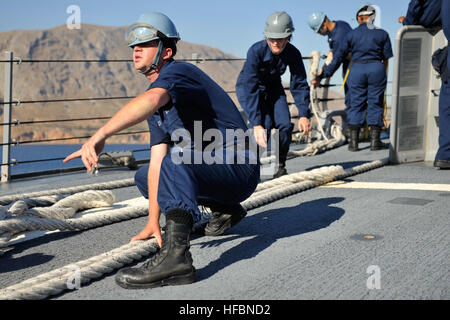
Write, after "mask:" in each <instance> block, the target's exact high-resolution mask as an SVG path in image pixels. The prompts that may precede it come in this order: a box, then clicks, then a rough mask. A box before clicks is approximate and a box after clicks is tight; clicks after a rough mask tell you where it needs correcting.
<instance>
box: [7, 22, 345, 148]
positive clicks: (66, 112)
mask: <svg viewBox="0 0 450 320" xmlns="http://www.w3.org/2000/svg"><path fill="white" fill-rule="evenodd" d="M125 30H126V27H103V26H96V25H82V28H81V29H80V30H69V29H67V28H66V27H65V26H60V27H57V28H53V29H50V30H30V31H10V32H4V33H0V51H1V52H2V57H1V59H4V53H3V52H4V51H13V52H14V56H15V57H20V58H21V59H23V60H30V59H33V60H68V59H71V60H122V59H125V60H131V49H129V48H128V47H127V46H126V43H125V40H124V34H125ZM194 53H196V54H197V55H198V57H199V58H205V59H208V58H236V57H234V56H232V55H229V54H226V53H223V52H222V51H220V50H219V49H216V48H212V47H207V46H203V45H198V44H192V43H188V42H184V41H180V42H179V50H178V54H177V56H176V59H190V58H192V55H193V54H194ZM242 65H243V61H233V62H226V61H220V62H202V63H200V64H198V66H199V67H200V68H201V69H202V70H203V71H205V72H206V73H207V74H208V75H209V76H211V77H212V78H213V79H214V80H215V81H216V82H218V83H219V85H220V86H222V87H223V88H224V89H225V90H227V91H234V85H235V83H236V79H237V76H238V74H239V72H240V70H241V68H242ZM306 67H307V66H306ZM2 69H3V68H2ZM3 77H4V72H3V71H2V72H0V81H1V82H0V83H2V84H3V81H4V80H3ZM13 83H14V86H13V96H14V98H15V99H19V100H20V101H30V100H47V99H49V100H54V99H72V98H99V97H102V98H103V97H124V96H128V97H132V96H136V95H138V94H139V93H142V92H143V91H144V90H145V89H146V88H147V87H148V82H147V81H146V79H145V78H144V77H143V76H141V75H139V74H138V73H137V72H136V71H135V70H134V68H133V64H132V62H108V63H105V62H76V63H67V62H51V63H50V62H39V63H26V62H23V63H21V64H20V65H14V79H13ZM331 94H332V93H331ZM230 96H231V97H232V99H233V100H234V101H235V103H236V104H237V105H238V102H237V99H236V97H235V95H234V94H230ZM1 99H3V85H0V100H1ZM127 101H128V100H127V99H120V100H106V101H105V100H103V101H101V100H100V101H92V100H88V101H75V102H58V103H33V104H21V105H20V106H19V107H15V108H14V110H13V116H12V117H13V119H18V120H19V121H20V122H25V121H46V120H53V119H79V118H97V117H108V116H112V115H113V114H114V113H115V112H116V111H117V110H118V109H119V108H120V107H121V106H123V104H125V103H126V102H127ZM339 104H341V103H339ZM330 107H332V106H330ZM0 110H1V109H0ZM1 111H3V110H1ZM105 121H106V120H90V121H82V122H81V121H78V122H62V123H50V124H48V123H45V124H33V125H26V124H24V125H19V126H15V127H13V129H12V136H13V138H14V139H16V140H18V141H28V140H43V139H57V138H65V137H66V138H67V137H73V136H76V137H78V136H80V137H82V136H89V135H91V134H92V133H93V132H94V130H95V129H96V128H98V127H99V126H100V125H101V124H102V123H104V122H105ZM145 129H146V124H141V125H139V126H137V127H134V128H130V129H129V132H132V131H134V132H135V131H142V130H145ZM1 134H2V133H1ZM83 141H84V140H83V139H78V140H68V141H66V143H80V142H83ZM109 142H111V143H113V142H114V143H147V142H148V134H136V135H133V136H117V137H114V138H112V139H110V140H109ZM55 143H63V142H55Z"/></svg>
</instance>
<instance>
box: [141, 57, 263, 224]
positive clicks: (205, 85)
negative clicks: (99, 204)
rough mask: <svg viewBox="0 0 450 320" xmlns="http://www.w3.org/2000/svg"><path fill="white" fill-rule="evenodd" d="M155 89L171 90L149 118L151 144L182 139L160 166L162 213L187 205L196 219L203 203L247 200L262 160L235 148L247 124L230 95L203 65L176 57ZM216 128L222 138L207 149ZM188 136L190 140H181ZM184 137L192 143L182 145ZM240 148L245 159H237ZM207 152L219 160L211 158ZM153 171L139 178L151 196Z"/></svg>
mask: <svg viewBox="0 0 450 320" xmlns="http://www.w3.org/2000/svg"><path fill="white" fill-rule="evenodd" d="M152 88H163V89H165V90H167V92H168V93H169V95H170V97H171V102H169V104H168V105H166V106H164V107H161V108H160V109H159V110H158V111H157V112H156V113H155V114H154V115H153V116H151V117H150V118H149V119H148V125H149V129H150V141H151V143H150V146H151V147H153V146H155V145H159V144H171V141H175V142H176V143H177V147H175V148H173V149H172V152H171V153H170V154H168V155H166V156H165V157H164V159H163V161H162V164H161V171H160V177H159V185H158V205H159V207H160V208H161V211H162V212H163V213H167V212H168V211H170V210H173V209H182V210H185V211H187V212H189V213H191V214H192V215H193V218H194V222H195V221H198V219H199V218H200V212H199V210H198V201H201V200H203V199H205V200H209V201H212V202H218V203H226V204H234V203H235V204H237V203H240V202H242V201H243V200H245V199H247V198H248V197H249V196H250V195H251V194H252V193H253V191H254V190H255V188H256V186H257V184H258V182H259V174H260V172H259V162H258V160H257V158H256V154H255V153H254V152H253V151H252V150H250V149H251V148H243V149H242V150H238V148H236V147H235V146H236V138H235V136H233V133H235V132H236V131H240V132H244V131H246V130H247V128H246V125H245V122H244V120H243V119H242V117H241V114H240V113H239V110H238V109H237V107H236V105H235V104H234V103H233V101H232V100H231V99H230V97H229V96H228V95H227V93H226V92H225V91H224V90H223V89H222V88H221V87H219V85H217V84H216V83H215V82H214V81H213V80H212V79H211V78H210V77H208V76H207V75H206V74H205V73H204V72H203V71H201V70H200V69H199V68H197V67H195V66H193V65H192V64H189V63H183V62H176V61H174V60H170V61H169V62H168V63H166V64H165V65H164V66H163V68H162V69H161V72H160V74H159V76H158V78H157V80H156V81H155V82H153V83H152V84H151V86H150V88H149V89H152ZM212 130H214V132H215V133H218V134H219V138H217V140H215V141H214V143H215V146H214V149H213V150H209V151H207V150H208V145H209V144H210V143H211V142H210V141H212V140H210V139H208V138H205V137H207V133H208V132H211V131H212ZM180 133H181V135H180ZM183 134H187V135H188V136H189V140H186V139H184V138H183V139H179V137H180V136H183ZM183 137H184V136H183ZM215 137H216V136H215ZM228 137H230V138H228ZM215 139H216V138H215ZM179 140H183V141H184V142H187V144H186V145H185V146H184V147H183V148H181V147H178V146H179V145H181V143H180V144H178V142H180V141H179ZM204 140H206V141H204ZM239 143H240V142H239ZM238 152H241V153H240V155H241V156H242V158H243V159H240V160H243V161H238V159H236V157H237V156H236V155H237V153H238ZM186 155H187V157H186ZM205 156H209V157H210V158H211V157H213V160H215V162H214V163H211V162H208V161H207V160H205V159H206V157H205ZM186 159H187V161H179V160H186ZM148 169H149V166H148V165H147V166H145V167H142V168H141V169H140V170H139V171H138V172H137V173H136V176H135V181H136V185H137V186H138V188H139V190H140V191H141V193H142V194H143V196H144V197H148V181H147V173H148Z"/></svg>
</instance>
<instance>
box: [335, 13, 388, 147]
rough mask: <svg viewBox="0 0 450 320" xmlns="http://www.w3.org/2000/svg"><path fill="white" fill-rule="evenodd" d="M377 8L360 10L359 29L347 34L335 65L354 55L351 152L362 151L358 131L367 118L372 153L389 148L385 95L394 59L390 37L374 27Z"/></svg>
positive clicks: (358, 17) (336, 56) (358, 14)
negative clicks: (385, 137)
mask: <svg viewBox="0 0 450 320" xmlns="http://www.w3.org/2000/svg"><path fill="white" fill-rule="evenodd" d="M375 13H376V11H375V8H374V7H372V6H370V5H364V6H363V7H361V8H360V9H359V10H358V12H357V14H356V18H357V20H358V22H359V24H360V25H359V27H358V28H356V29H354V30H353V31H351V32H350V33H348V35H347V38H346V40H345V45H344V46H342V47H341V48H340V49H339V51H338V52H337V53H336V55H335V57H334V58H333V62H332V63H333V64H335V65H339V64H340V63H341V62H342V60H343V59H345V57H346V55H347V54H348V52H351V53H352V67H351V70H350V74H349V78H348V82H349V91H350V96H351V102H350V108H348V109H347V115H348V126H349V128H350V139H349V145H348V149H349V151H353V152H354V151H359V146H358V143H359V129H360V127H361V126H362V125H363V124H364V121H365V119H366V114H367V125H368V126H369V130H370V131H369V136H370V150H372V151H375V150H380V149H384V148H386V146H385V145H384V143H383V142H382V141H381V140H380V134H381V128H382V127H383V126H384V122H383V112H384V93H385V91H386V84H387V75H386V62H387V60H388V59H390V58H391V57H392V56H393V53H392V46H391V40H390V39H389V34H388V33H387V32H386V31H384V30H382V29H379V28H377V27H375V26H374V25H373V21H374V20H375Z"/></svg>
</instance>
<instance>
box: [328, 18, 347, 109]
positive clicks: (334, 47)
mask: <svg viewBox="0 0 450 320" xmlns="http://www.w3.org/2000/svg"><path fill="white" fill-rule="evenodd" d="M335 22H336V26H335V27H334V29H333V30H332V31H331V32H330V33H328V43H329V45H330V50H331V51H332V52H333V56H334V55H335V54H336V53H337V52H338V51H339V50H340V48H341V47H342V46H345V40H346V37H347V34H349V33H350V31H352V30H353V29H352V27H350V25H349V24H348V23H347V22H345V21H339V20H338V21H335ZM347 55H348V52H347V54H346V55H345V58H344V59H343V61H342V78H345V75H346V73H347V69H348V67H349V65H350V60H349V59H347V58H346V57H347ZM339 67H340V64H335V63H331V64H329V65H328V66H325V68H324V70H323V75H322V78H323V77H325V78H331V77H332V76H333V75H334V73H335V72H336V70H337V69H338V68H339ZM344 90H345V105H346V106H347V107H349V106H350V92H349V91H348V84H347V83H345V85H344Z"/></svg>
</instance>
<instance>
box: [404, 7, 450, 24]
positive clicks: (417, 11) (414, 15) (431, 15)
mask: <svg viewBox="0 0 450 320" xmlns="http://www.w3.org/2000/svg"><path fill="white" fill-rule="evenodd" d="M447 1H448V0H426V1H423V0H411V2H410V3H409V7H408V13H407V14H406V19H405V20H403V25H405V26H407V25H418V26H424V27H426V28H429V27H434V26H440V25H441V16H440V13H441V4H442V3H443V2H447Z"/></svg>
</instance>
